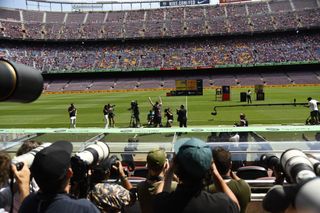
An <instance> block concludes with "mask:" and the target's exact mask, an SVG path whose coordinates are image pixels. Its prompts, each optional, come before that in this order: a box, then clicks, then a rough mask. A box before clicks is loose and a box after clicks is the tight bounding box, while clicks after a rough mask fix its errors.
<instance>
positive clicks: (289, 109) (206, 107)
mask: <svg viewBox="0 0 320 213" xmlns="http://www.w3.org/2000/svg"><path fill="white" fill-rule="evenodd" d="M247 90H248V88H232V89H231V101H225V102H221V101H215V90H214V89H207V90H204V95H203V96H188V97H185V96H180V97H166V96H165V94H166V92H167V91H156V92H155V91H152V92H149V91H147V92H146V91H140V92H125V93H119V92H115V93H98V94H56V95H42V96H41V97H40V98H39V99H38V100H37V101H35V102H33V103H30V104H18V103H7V102H6V103H5V102H1V103H0V128H31V127H32V128H47V127H55V128H66V127H69V117H68V113H67V108H68V106H69V104H70V103H74V104H75V106H76V107H77V109H78V115H77V127H103V126H104V122H103V114H102V108H103V106H104V105H105V104H108V103H110V104H115V105H116V107H115V113H116V117H115V119H116V120H115V121H116V127H128V126H129V122H130V115H131V112H130V111H129V110H128V108H129V107H130V102H131V101H132V100H138V104H139V107H140V119H141V122H142V123H143V124H144V123H146V118H147V113H148V112H149V110H150V109H151V105H150V103H149V102H148V97H151V98H152V100H153V101H154V102H155V101H157V100H158V96H161V97H162V100H163V109H165V108H167V107H170V108H171V109H172V111H173V112H174V113H175V109H177V108H179V106H180V105H181V104H183V105H185V106H187V110H188V125H189V126H211V125H233V124H234V122H237V121H238V120H239V113H240V112H244V113H245V114H246V115H247V119H248V120H249V124H292V123H300V124H302V123H305V120H306V118H307V117H308V115H309V109H308V108H306V107H303V106H296V107H294V106H293V105H292V106H257V107H231V108H221V107H218V114H217V115H216V116H212V115H211V112H212V111H213V107H214V106H227V105H236V104H246V103H244V102H240V92H246V91H247ZM251 90H254V88H251ZM309 96H311V97H313V98H315V99H317V100H320V87H319V86H305V87H289V88H281V87H273V88H265V101H255V94H253V104H267V103H293V99H294V98H295V99H296V101H297V102H304V103H306V102H307V100H306V99H307V97H309ZM176 118H177V116H175V122H174V126H177V125H178V123H177V121H176ZM163 123H164V124H165V121H163Z"/></svg>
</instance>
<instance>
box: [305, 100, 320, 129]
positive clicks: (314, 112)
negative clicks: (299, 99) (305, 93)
mask: <svg viewBox="0 0 320 213" xmlns="http://www.w3.org/2000/svg"><path fill="white" fill-rule="evenodd" d="M318 102H319V101H317V100H315V99H313V98H311V97H309V98H308V107H309V109H310V117H311V118H310V120H312V121H314V124H319V121H320V114H319V109H318Z"/></svg>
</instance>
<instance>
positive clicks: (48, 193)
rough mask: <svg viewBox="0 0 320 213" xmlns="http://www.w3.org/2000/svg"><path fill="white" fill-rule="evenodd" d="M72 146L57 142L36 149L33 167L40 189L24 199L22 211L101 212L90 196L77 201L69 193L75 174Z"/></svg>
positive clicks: (33, 174)
mask: <svg viewBox="0 0 320 213" xmlns="http://www.w3.org/2000/svg"><path fill="white" fill-rule="evenodd" d="M72 149H73V147H72V144H71V143H70V142H68V141H57V142H55V143H53V144H51V145H50V146H48V147H45V148H43V149H42V150H41V151H39V152H37V154H36V155H35V158H34V161H33V163H32V165H31V167H30V170H31V174H32V176H33V177H34V179H35V181H36V183H37V184H38V186H39V188H40V190H39V191H38V192H36V193H31V194H30V195H29V196H28V197H26V198H25V199H24V201H23V202H22V204H21V207H20V209H19V212H20V213H25V212H26V213H29V212H37V213H38V212H39V213H40V212H41V213H42V212H46V213H56V212H59V213H72V212H74V213H87V212H88V213H89V212H95V213H98V212H99V210H98V209H97V208H96V207H95V206H94V205H93V204H92V203H91V202H90V201H88V200H87V199H78V200H75V199H72V198H71V197H69V196H68V193H69V190H70V186H69V185H70V179H71V177H72V175H73V172H72V169H71V154H72ZM28 178H29V177H28Z"/></svg>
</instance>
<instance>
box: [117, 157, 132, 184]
mask: <svg viewBox="0 0 320 213" xmlns="http://www.w3.org/2000/svg"><path fill="white" fill-rule="evenodd" d="M116 166H117V169H118V171H119V177H120V180H121V184H122V186H123V187H124V188H126V189H128V190H130V189H132V188H133V187H132V185H131V183H130V181H129V180H128V176H127V175H126V173H125V172H124V170H123V167H122V164H121V161H117V162H116Z"/></svg>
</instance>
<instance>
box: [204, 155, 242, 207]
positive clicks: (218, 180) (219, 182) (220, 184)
mask: <svg viewBox="0 0 320 213" xmlns="http://www.w3.org/2000/svg"><path fill="white" fill-rule="evenodd" d="M210 169H211V172H212V177H213V179H214V183H215V185H216V188H217V189H218V190H220V191H222V192H224V193H225V194H226V195H227V196H228V197H229V198H230V199H231V200H232V201H233V202H234V203H235V204H237V206H238V208H239V209H240V204H239V201H238V199H237V197H236V196H235V195H234V193H233V192H232V191H231V189H230V188H229V186H228V185H227V184H226V182H225V181H224V180H223V178H222V177H221V175H220V173H219V171H218V170H217V167H216V164H215V163H214V161H212V164H211V168H210Z"/></svg>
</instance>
